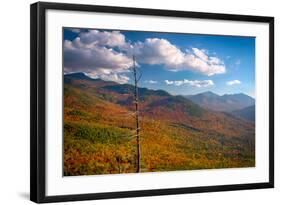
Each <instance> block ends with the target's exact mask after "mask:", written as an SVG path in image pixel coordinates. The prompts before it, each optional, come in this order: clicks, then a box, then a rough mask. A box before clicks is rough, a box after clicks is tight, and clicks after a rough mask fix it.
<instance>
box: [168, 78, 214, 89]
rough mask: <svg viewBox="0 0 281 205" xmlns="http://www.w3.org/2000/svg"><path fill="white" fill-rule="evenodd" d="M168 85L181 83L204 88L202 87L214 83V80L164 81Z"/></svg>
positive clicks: (179, 84)
mask: <svg viewBox="0 0 281 205" xmlns="http://www.w3.org/2000/svg"><path fill="white" fill-rule="evenodd" d="M164 82H165V83H166V84H167V85H175V86H181V85H190V86H192V87H197V88H202V87H209V86H212V85H214V82H213V81H212V80H187V79H184V80H174V81H170V80H165V81H164Z"/></svg>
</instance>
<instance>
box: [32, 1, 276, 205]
mask: <svg viewBox="0 0 281 205" xmlns="http://www.w3.org/2000/svg"><path fill="white" fill-rule="evenodd" d="M30 19H31V38H30V41H31V141H30V143H31V154H30V155H31V170H30V172H31V177H30V179H31V181H30V186H31V187H30V192H31V195H30V198H31V200H32V201H34V202H38V203H43V202H59V201H74V200H91V199H107V198H120V197H138V196H153V195H166V194H184V193H196V192H212V191H228V190H244V189H258V188H273V187H274V104H273V103H274V18H273V17H264V16H246V15H230V14H215V13H201V12H186V11H172V10H155V9H140V8H124V7H108V6H94V5H79V4H62V3H46V2H45V3H42V2H40V3H35V4H32V5H31V18H30Z"/></svg>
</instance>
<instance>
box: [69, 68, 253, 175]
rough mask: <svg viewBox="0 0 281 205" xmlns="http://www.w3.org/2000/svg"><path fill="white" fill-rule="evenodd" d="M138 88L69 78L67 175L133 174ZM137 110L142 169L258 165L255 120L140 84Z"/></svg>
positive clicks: (230, 99) (81, 76) (243, 99)
mask: <svg viewBox="0 0 281 205" xmlns="http://www.w3.org/2000/svg"><path fill="white" fill-rule="evenodd" d="M133 91H134V87H133V86H132V85H130V84H118V83H116V82H112V81H104V80H101V79H92V78H90V77H88V76H86V75H85V74H83V73H72V74H66V75H64V175H66V176H69V175H85V174H86V175H87V174H108V173H131V172H135V159H136V158H135V150H136V149H135V146H136V145H135V141H134V138H132V135H133V134H134V129H135V119H134V99H133ZM204 96H207V97H214V96H216V94H214V93H210V92H209V93H205V95H204ZM207 97H206V98H207ZM218 98H219V97H218ZM224 98H228V100H226V102H232V103H233V102H236V101H237V102H239V103H238V104H239V106H236V107H235V108H240V107H242V103H240V102H243V103H244V104H243V106H244V105H245V104H247V102H248V101H247V100H248V98H247V97H245V96H244V95H241V94H239V95H237V96H225V97H224ZM236 98H237V99H239V100H240V101H239V100H236V101H235V100H234V99H236ZM250 101H251V100H250ZM251 102H252V101H251ZM228 104H231V103H228ZM231 110H233V109H231ZM139 111H140V112H139V115H140V129H141V131H140V133H141V140H142V141H141V146H142V148H141V149H142V165H141V166H142V171H144V172H146V171H172V170H187V169H209V168H229V167H251V166H254V164H255V152H254V150H255V125H254V123H253V122H251V121H249V120H244V119H243V115H242V114H241V112H237V113H231V112H230V111H229V110H228V111H229V112H220V111H214V110H212V109H208V108H206V107H204V106H201V105H200V104H199V103H195V101H194V98H191V96H188V97H186V96H180V95H178V96H174V95H171V94H169V93H168V92H166V91H164V90H151V89H147V88H139ZM132 140H133V141H132Z"/></svg>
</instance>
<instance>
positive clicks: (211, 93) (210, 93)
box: [199, 91, 219, 97]
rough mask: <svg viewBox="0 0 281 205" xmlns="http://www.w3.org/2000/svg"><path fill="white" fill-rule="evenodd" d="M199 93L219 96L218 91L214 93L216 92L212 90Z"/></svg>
mask: <svg viewBox="0 0 281 205" xmlns="http://www.w3.org/2000/svg"><path fill="white" fill-rule="evenodd" d="M199 94H201V95H205V96H210V97H211V96H214V97H215V96H219V95H218V94H216V93H214V92H212V91H206V92H203V93H199Z"/></svg>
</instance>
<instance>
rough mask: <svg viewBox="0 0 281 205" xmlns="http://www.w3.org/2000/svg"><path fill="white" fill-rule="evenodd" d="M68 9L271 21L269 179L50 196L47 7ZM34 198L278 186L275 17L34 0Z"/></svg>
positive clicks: (91, 197) (40, 200)
mask: <svg viewBox="0 0 281 205" xmlns="http://www.w3.org/2000/svg"><path fill="white" fill-rule="evenodd" d="M48 9H53V10H67V11H86V12H102V13H120V14H131V15H134V14H136V15H146V16H163V17H164V16H166V17H181V18H195V19H216V20H229V21H247V22H263V23H267V24H269V39H268V40H269V50H268V52H269V108H268V109H269V181H268V182H263V183H249V184H235V185H234V184H230V185H220V186H203V187H191V188H189V187H188V188H170V189H157V190H140V191H124V192H123V191H122V192H108V193H89V194H75V195H60V196H46V190H45V187H46V180H45V177H46V173H45V169H46V165H45V157H46V153H45V152H46V148H45V146H46V143H45V140H46V139H45V134H46V127H45V123H46V120H45V116H46V115H45V114H46V107H45V105H46V102H45V100H46V92H45V90H46V81H45V74H46V68H45V61H46V60H45V48H46V45H45V38H46V33H45V26H46V11H47V10H48ZM30 50H31V52H30V65H31V66H30V199H31V201H34V202H37V203H46V202H62V201H76V200H97V199H110V198H123V197H141V196H154V195H169V194H186V193H198V192H215V191H216V192H217V191H231V190H245V189H261V188H273V187H274V18H273V17H265V16H248V15H232V14H231V15H230V14H218V13H202V12H187V11H172V10H156V9H144V8H126V7H110V6H96V5H82V4H65V3H47V2H39V3H34V4H32V5H31V7H30Z"/></svg>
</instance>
